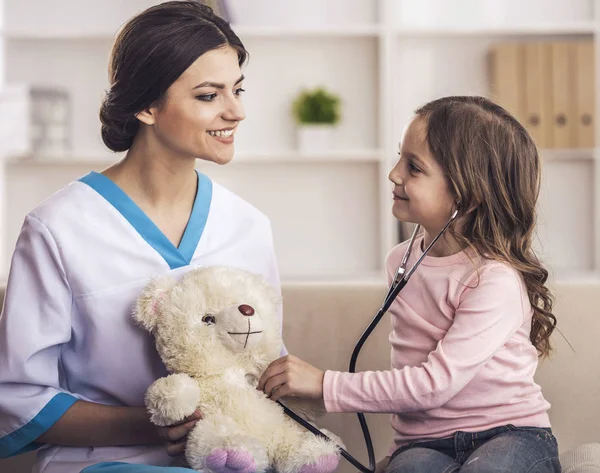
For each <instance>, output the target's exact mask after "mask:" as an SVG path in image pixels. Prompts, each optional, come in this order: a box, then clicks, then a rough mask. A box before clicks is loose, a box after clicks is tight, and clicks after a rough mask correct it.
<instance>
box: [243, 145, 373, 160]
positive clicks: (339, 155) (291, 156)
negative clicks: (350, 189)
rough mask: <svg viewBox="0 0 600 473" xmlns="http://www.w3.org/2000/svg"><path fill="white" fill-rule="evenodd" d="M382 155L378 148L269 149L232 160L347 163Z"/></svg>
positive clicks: (248, 153)
mask: <svg viewBox="0 0 600 473" xmlns="http://www.w3.org/2000/svg"><path fill="white" fill-rule="evenodd" d="M381 156H382V152H381V151H380V150H377V149H374V150H348V151H330V152H327V153H311V154H303V153H299V152H297V151H288V150H282V151H269V152H263V153H261V152H245V151H240V152H238V153H236V155H235V158H234V159H233V161H234V162H240V163H270V164H276V163H309V164H319V163H336V162H340V163H347V162H379V161H380V159H381Z"/></svg>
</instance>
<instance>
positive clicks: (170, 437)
mask: <svg viewBox="0 0 600 473" xmlns="http://www.w3.org/2000/svg"><path fill="white" fill-rule="evenodd" d="M200 417H201V416H200V414H199V413H198V412H196V413H195V414H193V415H192V416H190V417H189V418H187V419H186V420H185V421H184V422H183V423H181V424H178V425H176V426H172V427H157V426H155V425H154V424H152V423H151V422H150V416H149V414H148V413H147V411H146V409H145V408H144V407H117V406H106V405H103V404H96V403H93V402H86V401H77V402H75V403H74V404H73V405H72V406H71V407H70V408H69V409H68V410H67V411H66V412H65V413H64V414H63V416H62V417H61V418H60V419H58V421H56V423H55V424H54V425H53V426H52V427H50V428H49V429H48V430H47V431H46V432H44V433H43V434H42V435H41V436H40V437H39V438H38V439H37V441H38V442H42V443H46V444H54V445H66V446H71V447H107V446H124V445H160V444H163V443H166V444H167V451H168V452H169V454H170V455H179V454H180V453H183V448H184V445H185V438H186V437H187V434H188V432H189V431H190V430H191V429H192V428H193V427H194V425H196V422H197V420H198V419H200Z"/></svg>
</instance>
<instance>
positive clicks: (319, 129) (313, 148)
mask: <svg viewBox="0 0 600 473" xmlns="http://www.w3.org/2000/svg"><path fill="white" fill-rule="evenodd" d="M333 128H334V127H333V125H300V126H299V127H298V130H297V137H298V151H300V152H301V153H306V154H315V153H326V152H328V151H330V150H331V142H332V135H333Z"/></svg>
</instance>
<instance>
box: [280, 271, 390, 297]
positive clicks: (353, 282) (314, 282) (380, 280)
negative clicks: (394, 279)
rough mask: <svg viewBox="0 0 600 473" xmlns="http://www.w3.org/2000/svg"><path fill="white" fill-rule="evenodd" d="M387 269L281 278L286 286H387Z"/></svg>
mask: <svg viewBox="0 0 600 473" xmlns="http://www.w3.org/2000/svg"><path fill="white" fill-rule="evenodd" d="M386 279H387V278H386V275H385V271H384V270H381V271H372V272H371V271H366V272H363V273H360V274H347V275H331V276H326V275H315V276H297V277H293V276H287V277H282V278H281V285H282V286H284V287H323V286H328V287H332V286H345V287H348V286H379V287H381V289H382V292H383V289H384V288H385V287H386V286H387V281H386Z"/></svg>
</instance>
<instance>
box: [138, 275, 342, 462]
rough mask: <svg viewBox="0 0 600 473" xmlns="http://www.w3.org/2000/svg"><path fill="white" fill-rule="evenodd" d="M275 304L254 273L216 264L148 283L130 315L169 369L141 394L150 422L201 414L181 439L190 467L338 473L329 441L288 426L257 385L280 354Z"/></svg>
mask: <svg viewBox="0 0 600 473" xmlns="http://www.w3.org/2000/svg"><path fill="white" fill-rule="evenodd" d="M279 303H280V301H279V298H278V297H277V294H276V293H275V291H274V290H273V288H272V287H271V286H270V285H269V284H267V283H266V282H265V281H264V280H263V279H262V278H261V277H259V276H256V275H253V274H250V273H247V272H245V271H241V270H237V269H233V268H225V267H206V268H199V269H194V270H192V271H190V272H189V273H187V274H186V275H185V276H184V277H183V278H182V279H181V281H179V282H177V281H175V280H174V279H172V278H170V277H166V278H163V279H157V280H155V281H153V282H151V283H150V284H149V285H148V286H147V287H146V288H145V290H144V292H143V294H142V295H141V297H140V298H139V300H138V302H137V307H136V310H135V318H136V320H137V321H138V322H139V323H141V325H142V326H143V327H144V328H145V329H146V330H148V331H149V332H151V333H152V334H153V335H154V337H155V340H156V348H157V350H158V353H159V354H160V356H161V358H162V360H163V362H164V363H165V366H166V367H167V369H168V371H169V372H170V373H172V374H170V375H169V376H167V377H164V378H160V379H158V380H157V381H155V382H154V383H153V384H152V385H151V386H150V388H149V389H148V391H147V393H146V406H147V408H148V410H149V412H150V414H151V420H152V422H153V423H155V424H156V425H159V426H167V425H171V424H174V423H177V422H180V421H182V420H183V419H184V418H185V417H187V416H189V415H191V414H192V413H193V412H194V411H195V410H196V409H199V410H200V411H201V412H202V415H203V418H202V419H201V420H199V421H198V422H197V424H196V426H195V427H194V429H193V430H192V431H191V432H190V434H189V436H188V439H187V443H186V450H185V455H186V459H187V462H188V463H189V465H190V466H191V467H192V468H194V469H196V470H198V471H204V472H212V473H253V472H263V471H266V470H267V469H274V470H275V471H277V472H278V473H331V472H333V471H334V470H335V469H336V468H337V466H338V463H339V451H338V448H337V446H336V445H335V444H334V443H333V442H329V441H326V440H324V439H321V438H318V437H316V436H315V435H314V434H312V433H311V432H309V431H307V430H305V429H304V428H303V427H302V426H300V425H298V424H296V423H295V422H294V421H293V420H291V419H290V418H288V417H287V416H286V415H285V414H284V412H283V410H282V408H281V407H280V406H279V405H277V404H276V403H274V402H273V401H271V400H269V399H267V397H266V396H265V394H264V393H262V392H260V391H258V390H257V389H256V383H257V380H258V379H259V378H260V375H261V374H262V372H263V371H264V370H265V368H266V367H267V366H268V365H269V364H270V363H271V362H272V361H273V360H275V359H277V358H278V357H279V354H280V351H281V346H282V340H281V335H280V327H279V325H280V324H279V317H278V315H277V309H278V306H279ZM307 409H309V408H308V407H307V406H304V409H303V413H304V414H306V413H307ZM323 432H324V433H325V434H326V435H328V436H329V437H330V438H332V439H334V441H335V442H339V439H338V438H337V437H335V436H333V434H331V433H329V432H327V431H325V430H323ZM340 445H341V442H340Z"/></svg>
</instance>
